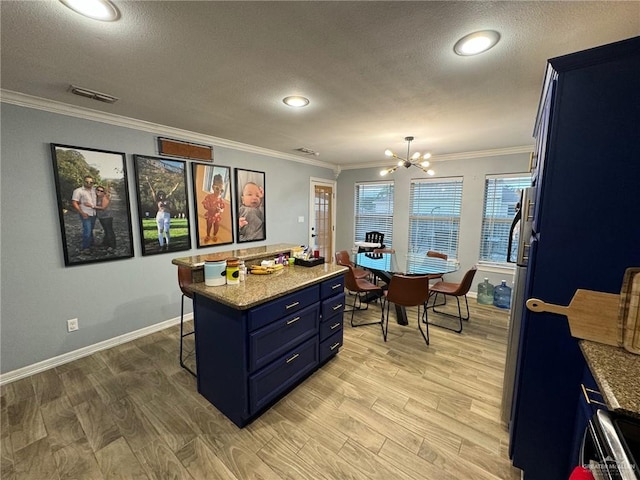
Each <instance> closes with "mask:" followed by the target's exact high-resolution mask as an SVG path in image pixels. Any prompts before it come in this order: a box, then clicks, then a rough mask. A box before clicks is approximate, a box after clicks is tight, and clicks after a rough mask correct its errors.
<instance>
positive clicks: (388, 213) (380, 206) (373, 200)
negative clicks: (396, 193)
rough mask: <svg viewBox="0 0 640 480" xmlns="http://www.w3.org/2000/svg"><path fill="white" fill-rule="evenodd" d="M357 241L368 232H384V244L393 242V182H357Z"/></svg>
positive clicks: (387, 244)
mask: <svg viewBox="0 0 640 480" xmlns="http://www.w3.org/2000/svg"><path fill="white" fill-rule="evenodd" d="M355 204H356V208H355V211H356V218H355V225H356V228H355V241H356V242H363V241H364V235H365V233H367V232H372V231H376V232H380V233H384V244H385V246H386V247H387V248H391V246H392V244H393V182H392V181H389V182H375V183H356V200H355Z"/></svg>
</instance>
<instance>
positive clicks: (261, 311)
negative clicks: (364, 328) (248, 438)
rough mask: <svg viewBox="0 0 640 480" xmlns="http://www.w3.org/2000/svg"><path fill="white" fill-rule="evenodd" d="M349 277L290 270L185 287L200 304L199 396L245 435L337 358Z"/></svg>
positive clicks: (322, 268) (339, 272)
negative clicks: (252, 424)
mask: <svg viewBox="0 0 640 480" xmlns="http://www.w3.org/2000/svg"><path fill="white" fill-rule="evenodd" d="M175 263H176V262H175V261H174V264H175ZM179 266H181V267H182V268H185V267H187V265H184V264H179ZM345 271H346V268H345V267H342V266H339V265H332V264H322V265H318V266H315V267H303V266H299V265H292V266H287V267H285V268H284V269H282V270H280V271H278V272H275V273H273V274H270V275H253V274H247V277H246V280H245V281H244V282H241V283H240V284H238V285H223V286H216V287H207V286H206V285H205V284H204V282H195V283H191V284H189V285H188V286H186V288H187V289H188V290H189V291H190V292H192V293H193V299H194V328H195V343H196V364H197V382H198V392H199V393H200V394H201V395H202V396H204V397H205V398H206V399H207V400H209V402H211V403H212V404H213V405H214V406H215V407H216V408H217V409H218V410H220V411H221V412H222V413H223V414H225V415H226V416H227V417H228V418H229V419H230V420H231V421H232V422H233V423H235V424H236V425H237V426H238V427H243V426H245V425H247V424H248V423H249V422H251V421H252V420H254V419H255V418H257V417H258V416H259V415H260V414H262V413H263V412H264V411H265V410H267V409H268V408H269V407H270V406H271V405H272V404H273V403H275V402H277V401H278V400H279V399H280V398H282V397H283V396H284V395H286V393H287V392H288V391H290V390H291V389H293V388H295V386H297V385H298V384H299V383H300V382H302V381H303V380H304V379H305V378H306V377H307V376H308V375H310V374H311V373H313V372H314V371H315V370H316V369H318V368H319V367H320V366H321V365H323V364H324V363H326V362H327V361H328V360H329V359H330V358H332V357H333V356H335V355H336V354H337V353H338V350H339V348H340V346H342V327H343V326H342V317H343V310H344V303H345V302H344V301H345V294H344V272H345Z"/></svg>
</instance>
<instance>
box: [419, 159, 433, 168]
mask: <svg viewBox="0 0 640 480" xmlns="http://www.w3.org/2000/svg"><path fill="white" fill-rule="evenodd" d="M420 165H422V166H423V167H428V166H429V165H431V164H430V163H429V160H425V161H424V162H422V163H421V164H420Z"/></svg>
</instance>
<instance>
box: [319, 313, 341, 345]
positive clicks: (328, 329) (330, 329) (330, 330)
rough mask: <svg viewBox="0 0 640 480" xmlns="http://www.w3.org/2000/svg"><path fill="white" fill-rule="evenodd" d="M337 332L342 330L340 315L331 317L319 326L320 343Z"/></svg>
mask: <svg viewBox="0 0 640 480" xmlns="http://www.w3.org/2000/svg"><path fill="white" fill-rule="evenodd" d="M338 330H342V314H340V315H336V316H334V317H331V318H330V319H328V320H327V321H326V322H322V323H321V324H320V341H321V342H322V341H323V340H325V339H326V338H327V337H330V336H331V335H333V334H334V333H337V332H338Z"/></svg>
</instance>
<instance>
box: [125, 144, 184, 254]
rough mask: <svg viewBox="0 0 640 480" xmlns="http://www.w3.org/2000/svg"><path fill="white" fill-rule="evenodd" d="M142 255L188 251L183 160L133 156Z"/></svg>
mask: <svg viewBox="0 0 640 480" xmlns="http://www.w3.org/2000/svg"><path fill="white" fill-rule="evenodd" d="M133 158H134V166H135V171H136V193H137V196H138V218H139V220H140V240H141V242H142V254H143V255H155V254H158V253H166V252H179V251H181V250H190V249H191V231H190V226H189V205H188V200H187V170H186V163H187V162H185V161H184V160H174V159H168V158H160V157H148V156H146V155H134V156H133Z"/></svg>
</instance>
